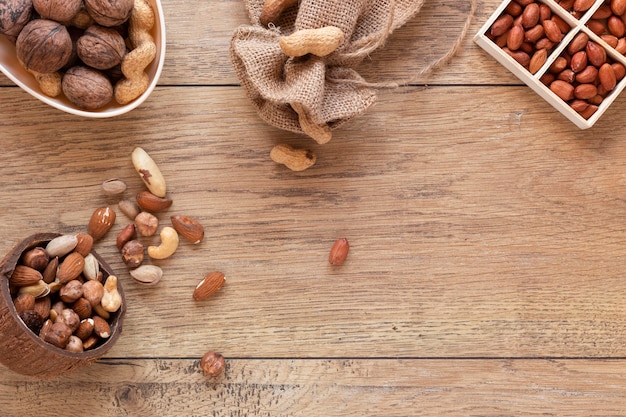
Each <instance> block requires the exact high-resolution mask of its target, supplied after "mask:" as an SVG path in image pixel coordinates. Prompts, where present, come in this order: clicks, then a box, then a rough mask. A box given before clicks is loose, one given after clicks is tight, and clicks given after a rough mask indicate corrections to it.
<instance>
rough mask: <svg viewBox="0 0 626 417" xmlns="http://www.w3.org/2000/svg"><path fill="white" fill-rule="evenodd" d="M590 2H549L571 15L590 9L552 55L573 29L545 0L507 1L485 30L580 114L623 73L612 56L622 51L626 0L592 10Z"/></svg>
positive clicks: (610, 0) (609, 0)
mask: <svg viewBox="0 0 626 417" xmlns="http://www.w3.org/2000/svg"><path fill="white" fill-rule="evenodd" d="M557 4H558V6H557ZM594 5H596V1H595V0H561V1H558V2H554V5H553V6H552V7H560V8H562V9H563V10H564V11H565V12H566V13H567V14H569V15H570V16H572V17H573V18H575V19H581V18H583V16H585V15H586V13H592V15H591V16H589V18H588V20H587V21H586V23H585V27H586V29H585V30H581V31H580V32H579V33H577V34H576V35H575V36H574V37H573V38H572V40H571V41H570V42H569V44H568V45H566V46H565V47H564V48H563V50H562V51H561V52H560V53H559V55H558V56H556V57H551V54H552V53H553V52H554V51H555V49H557V47H559V45H560V43H561V42H562V41H563V39H564V38H565V36H566V35H567V34H568V33H570V31H571V30H572V29H573V28H572V26H571V25H570V23H568V22H567V21H566V20H565V19H564V18H563V17H561V16H559V14H557V13H555V11H554V10H553V9H552V8H551V6H550V5H548V4H547V3H542V2H537V1H533V0H512V1H511V2H510V3H509V4H508V5H507V6H506V8H505V10H504V11H503V13H502V14H501V15H500V16H499V17H498V18H497V19H496V20H495V22H494V23H493V24H492V25H491V28H490V29H489V32H488V33H486V36H487V37H489V38H490V39H491V40H492V41H493V42H495V43H496V44H497V45H498V46H499V47H500V48H502V50H503V51H504V52H506V53H507V54H509V55H510V56H511V57H512V58H513V59H514V60H515V61H517V62H518V63H519V64H520V65H521V66H522V67H524V69H525V70H527V71H529V72H530V73H531V74H537V76H539V80H540V81H541V82H542V83H543V84H544V85H546V86H547V87H548V88H549V89H550V90H551V91H552V92H553V93H554V94H555V95H556V96H558V97H559V98H560V99H561V100H563V101H565V102H566V103H568V104H569V105H570V107H571V108H572V109H573V110H575V111H576V112H578V113H579V114H580V115H581V116H582V117H583V118H585V119H588V118H590V117H591V116H592V115H593V114H594V113H595V112H596V111H597V110H598V106H599V105H600V104H601V103H602V102H603V101H604V100H605V99H606V97H607V96H608V95H609V94H610V93H611V92H612V91H613V90H614V89H615V87H616V85H617V83H618V82H619V81H620V80H622V79H623V78H624V76H625V75H626V67H625V66H624V64H623V63H622V62H619V60H617V59H614V58H613V57H612V56H611V53H613V55H614V56H616V57H617V56H620V55H626V36H625V35H626V0H605V1H604V2H603V3H602V4H601V5H600V6H599V7H598V8H597V9H595V10H594V11H593V12H592V11H591V10H590V9H591V8H592V7H593V6H594ZM587 31H588V32H587ZM607 50H611V53H608V52H607ZM552 58H553V59H552ZM544 67H545V68H544Z"/></svg>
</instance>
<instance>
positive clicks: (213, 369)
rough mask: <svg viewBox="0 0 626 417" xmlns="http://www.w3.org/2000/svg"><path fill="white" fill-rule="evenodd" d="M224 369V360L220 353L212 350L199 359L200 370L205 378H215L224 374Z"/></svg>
mask: <svg viewBox="0 0 626 417" xmlns="http://www.w3.org/2000/svg"><path fill="white" fill-rule="evenodd" d="M225 367H226V360H225V359H224V356H222V355H221V354H220V353H217V352H214V351H212V350H210V351H208V352H207V353H205V354H204V356H203V357H202V359H200V369H202V372H203V373H204V375H206V376H211V377H216V376H219V375H220V374H221V373H222V372H224V368H225Z"/></svg>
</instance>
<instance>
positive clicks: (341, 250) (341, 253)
mask: <svg viewBox="0 0 626 417" xmlns="http://www.w3.org/2000/svg"><path fill="white" fill-rule="evenodd" d="M349 250H350V244H349V243H348V239H346V238H345V237H343V238H341V239H337V240H336V241H335V243H334V244H333V246H332V248H331V249H330V255H329V256H328V262H330V263H331V265H341V264H343V263H344V261H345V260H346V258H347V257H348V251H349Z"/></svg>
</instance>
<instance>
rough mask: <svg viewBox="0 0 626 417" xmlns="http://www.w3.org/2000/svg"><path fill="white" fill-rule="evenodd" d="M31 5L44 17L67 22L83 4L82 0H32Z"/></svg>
mask: <svg viewBox="0 0 626 417" xmlns="http://www.w3.org/2000/svg"><path fill="white" fill-rule="evenodd" d="M32 2H33V6H34V7H35V10H36V11H37V13H39V15H40V16H41V17H42V18H44V19H50V20H56V21H57V22H63V23H65V22H69V21H70V20H72V18H73V17H74V16H76V13H78V11H79V10H80V9H81V7H82V6H83V1H82V0H32Z"/></svg>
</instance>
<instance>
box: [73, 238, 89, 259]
mask: <svg viewBox="0 0 626 417" xmlns="http://www.w3.org/2000/svg"><path fill="white" fill-rule="evenodd" d="M76 239H77V241H78V243H77V244H76V247H75V248H74V251H75V252H78V253H80V254H81V255H83V256H87V255H89V253H91V249H92V248H93V236H91V235H90V234H89V233H77V234H76Z"/></svg>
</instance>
